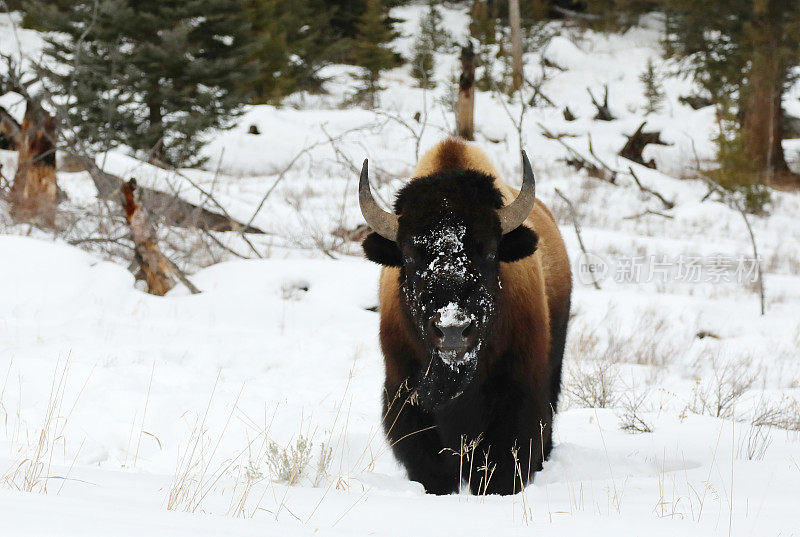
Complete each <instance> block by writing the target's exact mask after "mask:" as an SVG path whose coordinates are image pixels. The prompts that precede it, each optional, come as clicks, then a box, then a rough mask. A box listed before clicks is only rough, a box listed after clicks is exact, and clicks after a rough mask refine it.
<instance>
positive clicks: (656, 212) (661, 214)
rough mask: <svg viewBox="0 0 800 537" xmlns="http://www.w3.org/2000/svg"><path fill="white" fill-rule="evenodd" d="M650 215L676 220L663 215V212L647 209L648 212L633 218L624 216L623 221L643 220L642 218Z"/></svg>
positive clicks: (635, 215)
mask: <svg viewBox="0 0 800 537" xmlns="http://www.w3.org/2000/svg"><path fill="white" fill-rule="evenodd" d="M648 214H651V215H653V216H663V217H664V218H669V219H674V218H675V217H674V216H672V215H671V214H665V213H661V212H658V211H652V210H650V209H647V210H646V211H644V212H641V213H639V214H632V215H631V216H623V217H622V219H623V220H635V219H636V218H641V217H642V216H647V215H648Z"/></svg>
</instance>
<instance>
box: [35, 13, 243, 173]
mask: <svg viewBox="0 0 800 537" xmlns="http://www.w3.org/2000/svg"><path fill="white" fill-rule="evenodd" d="M58 4H59V3H52V2H49V1H48V0H34V1H31V2H28V3H27V4H26V10H27V11H28V12H35V13H36V14H37V16H38V18H39V19H40V23H41V24H42V26H43V27H44V28H45V29H47V30H50V31H55V32H60V34H59V35H57V36H56V37H52V38H50V39H48V47H47V49H46V51H45V54H46V55H47V56H48V57H49V60H51V61H54V62H55V63H56V64H58V65H59V67H58V68H56V69H54V70H52V71H50V72H48V73H46V76H45V79H46V82H47V84H48V85H49V86H50V90H51V91H52V92H53V93H54V94H57V95H69V96H70V97H71V98H70V99H69V100H67V101H65V102H66V104H65V105H64V110H63V111H62V113H64V114H65V115H66V116H67V117H68V118H69V120H70V124H71V126H72V128H73V129H74V131H73V132H74V133H75V134H76V135H77V136H78V137H79V138H80V139H81V140H83V141H87V142H89V143H91V145H93V146H94V148H95V149H101V150H104V149H109V148H112V147H115V146H117V145H120V144H123V145H125V146H128V147H129V148H131V149H133V150H135V151H139V152H143V153H145V154H147V155H148V156H150V157H151V158H152V159H153V160H156V161H164V162H167V163H170V164H184V165H186V164H194V163H197V162H198V161H199V160H200V159H199V157H198V152H199V150H200V148H201V147H202V145H203V141H202V137H203V134H204V133H206V132H207V131H208V130H210V129H215V128H223V127H226V126H228V125H229V124H230V120H231V118H232V117H233V116H235V114H236V113H237V112H238V111H239V110H240V106H241V104H242V103H243V102H244V101H245V99H246V95H245V93H244V88H245V87H246V86H247V84H248V83H249V82H250V80H251V79H252V73H253V70H252V64H250V63H249V61H248V60H247V39H248V36H249V27H248V24H247V23H246V21H245V19H244V17H243V13H244V11H243V5H242V3H241V1H239V0H195V1H191V2H186V1H182V0H140V1H133V0H97V1H93V0H80V1H72V2H69V3H68V4H69V5H68V7H63V6H62V5H58Z"/></svg>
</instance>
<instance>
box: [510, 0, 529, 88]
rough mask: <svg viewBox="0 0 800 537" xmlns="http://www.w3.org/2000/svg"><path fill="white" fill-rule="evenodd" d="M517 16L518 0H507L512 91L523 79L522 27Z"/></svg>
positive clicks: (520, 85) (519, 86) (519, 85)
mask: <svg viewBox="0 0 800 537" xmlns="http://www.w3.org/2000/svg"><path fill="white" fill-rule="evenodd" d="M519 18H520V15H519V0H508V21H509V24H510V26H511V79H512V82H511V88H512V89H513V90H514V91H519V89H520V88H521V87H522V83H523V82H524V81H525V75H524V73H523V67H522V27H521V25H520V21H519Z"/></svg>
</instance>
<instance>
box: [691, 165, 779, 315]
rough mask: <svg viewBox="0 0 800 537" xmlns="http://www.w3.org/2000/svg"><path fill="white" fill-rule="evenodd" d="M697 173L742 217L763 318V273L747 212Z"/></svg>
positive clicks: (712, 182)
mask: <svg viewBox="0 0 800 537" xmlns="http://www.w3.org/2000/svg"><path fill="white" fill-rule="evenodd" d="M698 173H700V177H701V178H702V179H703V180H704V181H705V182H706V183H707V184H709V185H710V186H711V187H713V188H714V189H716V191H717V192H719V193H720V194H721V195H722V202H723V203H724V204H725V205H727V206H728V207H730V208H731V209H734V210H736V211H738V212H739V214H740V215H742V220H744V225H745V226H746V227H747V232H748V234H749V235H750V244H751V246H752V247H753V261H754V262H755V264H756V275H757V277H758V294H759V299H760V304H761V315H762V316H763V315H765V314H766V304H765V300H764V273H763V271H762V270H761V260H760V259H759V258H758V245H757V244H756V236H755V234H754V233H753V228H752V227H751V226H750V220H748V219H747V212H746V211H745V210H744V207H743V206H742V204H741V203H740V202H739V200H737V199H736V198H734V197H733V196H732V195H730V193H728V192H726V190H725V189H724V188H722V186H720V184H719V183H717V182H716V181H714V180H713V179H711V178H710V177H708V176H707V175H705V174H703V173H702V172H700V171H699V170H698Z"/></svg>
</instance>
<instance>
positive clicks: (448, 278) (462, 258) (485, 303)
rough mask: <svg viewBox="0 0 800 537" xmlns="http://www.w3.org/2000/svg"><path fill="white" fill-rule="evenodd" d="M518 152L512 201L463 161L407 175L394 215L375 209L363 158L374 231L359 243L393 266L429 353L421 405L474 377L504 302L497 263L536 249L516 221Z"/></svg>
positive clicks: (526, 199)
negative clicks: (460, 166) (457, 166)
mask: <svg viewBox="0 0 800 537" xmlns="http://www.w3.org/2000/svg"><path fill="white" fill-rule="evenodd" d="M525 161H526V164H527V166H525V169H526V177H525V179H524V180H523V189H522V193H521V194H520V196H519V197H518V198H517V200H516V201H515V202H514V203H512V204H511V205H509V206H506V207H503V199H502V195H501V193H500V191H499V190H497V188H496V187H495V186H494V179H493V178H492V177H490V176H488V175H485V174H482V173H479V172H475V171H469V170H466V171H465V170H461V171H454V172H443V173H436V174H433V175H430V176H427V177H422V178H417V179H415V180H413V181H411V182H410V183H409V184H408V185H406V186H405V187H404V188H403V189H402V190H401V191H400V193H399V194H398V197H397V201H396V204H395V211H396V213H397V214H391V213H387V212H385V211H383V210H382V209H379V208H377V204H375V202H374V199H372V195H371V193H370V192H369V183H368V180H367V176H366V162H365V166H364V171H362V180H361V184H360V187H359V189H360V200H361V205H362V212H363V213H364V216H365V218H366V220H367V222H368V223H369V224H370V227H372V229H374V230H375V233H371V234H370V235H369V236H368V237H367V238H366V239H365V240H364V251H365V253H366V255H367V257H368V258H369V259H370V260H372V261H375V262H377V263H380V264H383V265H386V266H395V267H400V276H399V282H398V283H399V289H400V299H401V304H402V309H403V314H404V315H405V316H406V317H407V318H408V320H409V321H410V325H411V326H412V327H413V330H414V332H415V334H414V335H415V337H416V338H417V339H418V340H419V343H420V344H421V345H420V346H421V347H422V348H424V349H426V352H427V357H426V360H425V361H426V363H424V364H422V367H421V368H420V376H419V378H418V379H417V380H418V383H417V392H418V394H419V395H420V401H421V403H422V404H423V405H427V406H437V405H439V404H441V403H442V402H445V401H447V400H449V399H451V398H453V397H456V396H458V395H459V394H460V393H461V392H462V391H463V390H464V389H465V388H466V386H467V385H468V384H469V383H470V382H471V381H472V380H473V379H474V378H475V377H476V374H477V371H478V364H479V362H480V355H481V352H480V351H481V348H482V346H483V347H485V346H486V342H487V339H488V338H489V336H490V335H491V332H492V325H493V323H494V321H495V318H496V313H497V310H498V308H499V307H500V306H501V305H500V303H499V299H500V289H501V287H500V286H501V284H500V262H501V261H502V262H513V261H516V260H518V259H521V258H523V257H527V256H529V255H531V254H532V253H533V252H534V251H535V249H536V243H537V237H536V234H535V233H534V232H533V231H532V230H531V229H529V228H527V227H525V226H522V225H521V223H522V221H524V220H525V218H526V217H527V215H528V214H529V213H530V211H531V209H532V206H533V200H534V197H533V196H534V192H533V174H532V172H530V164H529V163H527V159H525ZM527 172H530V173H529V174H528V173H527ZM520 200H522V201H520ZM519 203H524V206H521V205H518V204H519ZM510 209H513V211H511V212H504V211H509V210H510Z"/></svg>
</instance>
